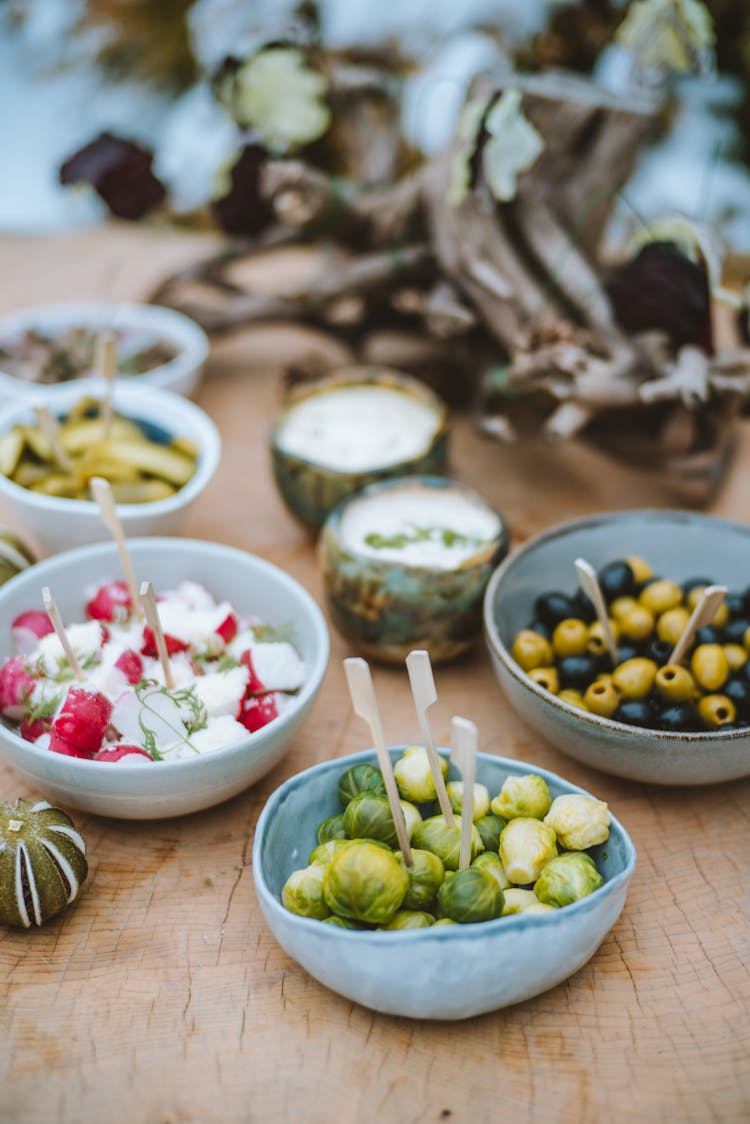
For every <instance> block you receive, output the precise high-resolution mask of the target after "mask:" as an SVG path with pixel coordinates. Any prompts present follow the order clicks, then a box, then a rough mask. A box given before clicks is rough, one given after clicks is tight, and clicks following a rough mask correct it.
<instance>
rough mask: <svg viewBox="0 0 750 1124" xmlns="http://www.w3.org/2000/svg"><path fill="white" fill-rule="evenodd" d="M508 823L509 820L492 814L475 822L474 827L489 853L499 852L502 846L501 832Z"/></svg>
mask: <svg viewBox="0 0 750 1124" xmlns="http://www.w3.org/2000/svg"><path fill="white" fill-rule="evenodd" d="M506 823H507V820H504V819H503V818H502V816H496V815H494V814H493V813H492V812H490V814H489V816H482V818H481V819H479V820H475V822H474V827H475V828H476V829H477V831H478V832H479V837H480V839H481V840H482V842H483V843H484V845H485V847H486V849H487V850H488V851H497V849H498V847H499V846H500V832H501V831H502V830H503V828H504V827H505V825H506Z"/></svg>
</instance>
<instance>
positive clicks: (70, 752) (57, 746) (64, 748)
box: [48, 730, 91, 761]
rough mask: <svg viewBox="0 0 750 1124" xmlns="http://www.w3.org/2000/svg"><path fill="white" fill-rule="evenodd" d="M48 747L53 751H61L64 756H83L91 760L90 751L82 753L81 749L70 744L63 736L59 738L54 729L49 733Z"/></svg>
mask: <svg viewBox="0 0 750 1124" xmlns="http://www.w3.org/2000/svg"><path fill="white" fill-rule="evenodd" d="M48 748H49V749H51V750H52V752H53V753H62V754H63V756H64V757H84V758H86V760H87V761H90V760H91V754H90V753H84V751H83V750H81V749H78V748H77V747H76V746H74V745H71V743H70V742H68V741H66V740H65V738H61V737H60V735H59V734H56V733H55V731H54V730H53V731H52V734H51V735H50V740H49V746H48Z"/></svg>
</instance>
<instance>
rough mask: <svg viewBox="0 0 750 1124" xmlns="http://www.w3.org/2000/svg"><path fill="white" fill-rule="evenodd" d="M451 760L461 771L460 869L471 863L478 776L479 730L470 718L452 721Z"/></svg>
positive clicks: (453, 719)
mask: <svg viewBox="0 0 750 1124" xmlns="http://www.w3.org/2000/svg"><path fill="white" fill-rule="evenodd" d="M451 760H452V761H453V763H454V765H456V767H457V768H459V769H460V770H461V782H462V797H461V850H460V857H459V860H458V869H459V870H463V869H464V867H467V866H468V865H469V864H470V862H471V836H472V831H473V828H474V780H475V778H476V775H477V728H476V726H475V725H474V723H473V722H470V721H469V720H468V718H452V719H451Z"/></svg>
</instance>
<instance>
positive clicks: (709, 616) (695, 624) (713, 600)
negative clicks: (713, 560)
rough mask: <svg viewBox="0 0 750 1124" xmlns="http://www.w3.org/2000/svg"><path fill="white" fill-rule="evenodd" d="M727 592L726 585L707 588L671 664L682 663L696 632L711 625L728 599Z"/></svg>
mask: <svg viewBox="0 0 750 1124" xmlns="http://www.w3.org/2000/svg"><path fill="white" fill-rule="evenodd" d="M727 592H728V590H727V587H726V586H725V585H707V586H706V588H705V589H704V590H703V593H702V594H701V598H700V601H699V602H698V604H697V605H696V606H695V608H694V609H693V612H692V614H691V616H690V619H689V620H688V622H687V624H686V625H685V628H684V630H683V633H682V636H681V637H680V639H679V640H678V641H677V643H676V644H675V646H674V648H673V649H672V654H671V655H670V657H669V663H682V661H683V660H684V658H685V655H686V653H687V650H688V648H689V647H690V645H691V644H692V642H693V637H694V636H695V634H696V632H697V631H698V629H699V628H703V626H704V625H706V624H710V622H711V621H712V620H713V619H714V613H715V612H716V610H717V609H718V608H719V605H721V603H722V601H723V600H724V598H725V597H726V595H727Z"/></svg>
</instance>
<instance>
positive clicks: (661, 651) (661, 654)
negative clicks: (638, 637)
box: [644, 639, 674, 667]
mask: <svg viewBox="0 0 750 1124" xmlns="http://www.w3.org/2000/svg"><path fill="white" fill-rule="evenodd" d="M673 648H674V645H673V644H669V643H668V642H667V641H666V640H658V639H657V640H651V641H650V642H649V643H648V644H647V645H646V651H645V653H644V654H645V656H646V659H649V660H653V661H654V663H655V664H657V665H658V666H659V667H662V666H663V665H664V664H665V663H669V657H670V656H671V654H672V649H673Z"/></svg>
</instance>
